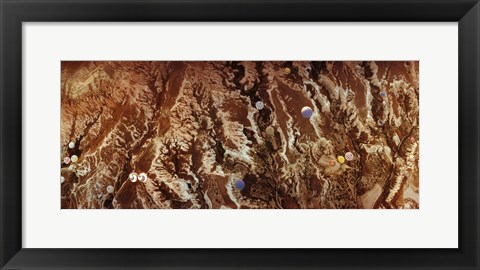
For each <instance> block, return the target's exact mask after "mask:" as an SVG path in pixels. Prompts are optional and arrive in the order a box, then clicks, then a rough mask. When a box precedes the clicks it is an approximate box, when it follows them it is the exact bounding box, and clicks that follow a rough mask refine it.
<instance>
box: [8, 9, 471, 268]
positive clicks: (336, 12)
mask: <svg viewBox="0 0 480 270" xmlns="http://www.w3.org/2000/svg"><path fill="white" fill-rule="evenodd" d="M0 12H1V13H0V16H1V23H0V24H1V55H0V61H1V63H0V72H1V73H0V74H1V75H0V80H1V91H0V106H1V107H0V108H1V118H0V131H1V132H0V192H1V212H0V221H1V231H0V267H1V269H107V268H109V269H136V268H138V269H147V268H158V269H340V268H341V269H372V268H377V269H378V268H380V269H439V268H442V269H479V267H480V266H479V265H480V263H479V253H480V250H479V242H480V241H479V236H480V233H479V227H480V223H479V212H480V211H479V205H480V203H479V198H480V191H479V179H480V178H479V171H480V170H479V164H480V163H479V152H480V148H479V127H480V126H479V123H480V121H479V120H480V119H479V107H480V99H479V97H480V95H479V93H480V85H479V75H480V54H479V52H480V4H479V1H478V0H381V1H379V0H356V1H355V0H337V1H333V0H297V1H295V0H290V1H287V0H256V1H253V0H252V1H251V0H198V1H194V0H176V1H172V0H138V1H136V0H124V1H122V0H119V1H109V0H97V1H92V0H62V1H59V0H38V1H35V0H0ZM44 21H53V22H71V21H88V22H96V21H98V22H124V21H126V22H130V21H214V22H222V21H349V22H356V21H371V22H387V21H400V22H404V21H422V22H423V21H430V22H439V21H453V22H458V27H459V38H458V42H459V43H458V44H459V52H458V53H459V70H458V72H459V73H458V75H459V77H458V78H459V92H458V95H459V144H458V149H459V209H458V210H459V220H458V222H459V223H458V224H459V248H458V249H26V248H22V194H21V192H22V181H21V179H22V23H23V22H44ZM439 46H441V44H439ZM446 125H448V123H446ZM445 128H448V126H446V127H445ZM439 169H440V168H439ZM438 237H442V235H441V233H439V236H438Z"/></svg>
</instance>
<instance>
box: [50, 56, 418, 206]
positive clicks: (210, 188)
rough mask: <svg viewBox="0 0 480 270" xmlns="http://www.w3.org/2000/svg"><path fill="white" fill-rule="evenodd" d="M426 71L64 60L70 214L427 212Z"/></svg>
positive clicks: (64, 194)
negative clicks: (423, 187) (422, 111)
mask: <svg viewBox="0 0 480 270" xmlns="http://www.w3.org/2000/svg"><path fill="white" fill-rule="evenodd" d="M418 70H419V63H418V62H416V61H410V62H400V61H375V62H372V61H364V62H348V61H339V62H321V61H319V62H295V61H293V62H275V61H271V62H269V61H246V62H233V61H230V62H229V61H226V62H208V61H207V62H198V61H197V62H195V61H192V62H161V61H157V62H137V61H130V62H128V61H113V62H95V61H94V62H65V61H63V62H62V71H61V72H62V76H61V95H62V109H61V112H62V115H61V145H60V150H61V151H60V157H59V162H60V168H61V172H60V173H61V181H60V182H61V183H60V185H61V206H62V208H64V209H85V208H94V209H98V208H146V209H152V208H174V209H184V208H193V209H196V208H217V209H218V208H262V209H265V208H285V209H286V208H304V209H305V208H313V209H321V208H350V209H353V208H388V209H400V208H402V209H406V208H410V209H412V208H413V209H415V208H419V167H418V159H419V155H418V153H419V144H418V142H419V140H418V136H419V108H418V103H419V74H418ZM141 173H144V174H143V175H142V177H145V176H146V179H142V178H138V177H137V175H140V174H141ZM137 179H139V180H137ZM132 180H133V181H132ZM135 180H137V181H135Z"/></svg>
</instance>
